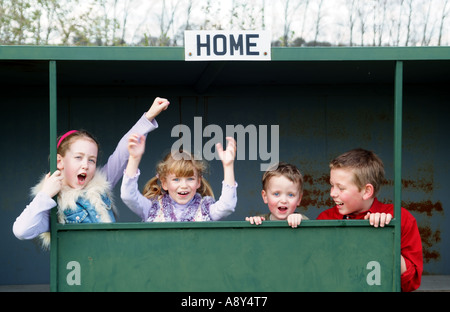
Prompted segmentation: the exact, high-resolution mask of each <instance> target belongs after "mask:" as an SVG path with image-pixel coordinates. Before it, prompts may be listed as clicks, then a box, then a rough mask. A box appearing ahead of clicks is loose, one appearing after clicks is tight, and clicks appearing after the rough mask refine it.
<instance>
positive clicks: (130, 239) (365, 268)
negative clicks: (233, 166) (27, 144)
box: [57, 220, 395, 292]
mask: <svg viewBox="0 0 450 312" xmlns="http://www.w3.org/2000/svg"><path fill="white" fill-rule="evenodd" d="M394 223H395V222H394ZM66 229H67V230H66ZM57 235H58V242H57V247H58V254H59V256H58V277H57V283H58V284H57V290H58V291H156V292H159V291H175V292H178V291H207V292H214V291H233V292H242V291H256V292H261V291H276V292H277V291H283V292H285V291H393V290H394V288H395V283H394V246H393V244H394V239H393V238H394V227H393V226H388V227H385V228H373V227H370V226H369V225H368V222H367V221H347V220H346V221H304V222H303V223H302V225H301V226H300V228H297V229H292V228H290V227H288V226H287V224H286V223H285V222H266V223H264V224H263V225H261V226H251V225H249V224H248V223H247V222H231V221H228V222H227V221H223V222H204V223H149V224H145V223H136V224H133V223H129V224H126V223H122V224H109V225H105V224H103V225H98V224H97V225H87V226H83V225H76V226H61V225H59V226H58V234H57Z"/></svg>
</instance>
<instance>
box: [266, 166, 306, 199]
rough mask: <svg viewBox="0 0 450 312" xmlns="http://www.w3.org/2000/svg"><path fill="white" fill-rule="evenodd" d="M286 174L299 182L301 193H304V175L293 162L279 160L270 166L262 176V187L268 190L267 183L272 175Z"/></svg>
mask: <svg viewBox="0 0 450 312" xmlns="http://www.w3.org/2000/svg"><path fill="white" fill-rule="evenodd" d="M279 176H284V177H286V178H287V179H289V180H290V181H292V182H293V183H298V187H299V191H300V195H301V194H303V176H302V174H301V172H300V170H298V168H297V167H296V166H294V165H292V164H288V163H285V162H279V163H276V164H274V165H272V166H270V167H269V168H268V169H267V171H266V172H264V174H263V177H262V188H263V190H266V186H267V183H269V180H270V179H271V178H272V177H279Z"/></svg>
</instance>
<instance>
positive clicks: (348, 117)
mask: <svg viewBox="0 0 450 312" xmlns="http://www.w3.org/2000/svg"><path fill="white" fill-rule="evenodd" d="M271 55H272V59H271V60H270V61H198V62H187V61H185V60H184V49H183V48H178V47H31V46H2V47H0V83H1V87H0V90H1V92H2V95H1V96H0V99H1V101H2V104H1V107H2V115H3V119H2V121H3V127H4V128H2V130H3V131H2V136H3V137H4V138H5V140H3V142H4V143H2V144H4V145H3V146H2V151H6V150H10V149H12V148H13V146H14V148H16V149H17V152H18V153H17V154H15V155H4V156H2V157H3V160H4V162H3V163H4V164H5V163H6V164H10V163H14V162H16V163H19V164H22V165H21V166H20V170H15V171H13V168H9V165H8V168H6V167H5V170H4V172H5V176H6V177H10V178H11V179H12V180H13V181H16V183H13V185H14V186H12V185H11V183H10V182H7V181H4V182H2V183H3V184H4V187H2V198H6V196H8V198H10V199H9V200H8V201H6V200H2V203H1V206H2V207H1V209H2V214H4V215H6V216H7V220H8V222H10V225H9V226H12V222H14V218H15V217H17V216H18V215H19V214H20V212H21V211H22V210H23V208H25V205H26V204H27V202H28V201H29V198H27V194H28V189H29V188H30V187H31V186H33V185H34V184H35V183H36V181H37V179H38V177H39V175H40V174H42V173H45V172H46V171H48V170H49V169H48V168H49V167H50V170H51V171H53V170H55V168H56V137H57V135H58V134H60V133H63V132H65V131H67V130H70V129H72V128H85V129H88V130H89V131H90V132H93V133H94V134H96V135H97V137H98V139H99V141H100V144H101V150H102V151H103V152H102V154H101V157H103V159H102V160H103V163H104V162H105V161H106V159H107V157H108V155H109V153H111V152H112V150H113V149H114V147H115V144H117V142H118V140H119V139H120V138H121V136H122V135H123V134H124V133H125V132H126V131H127V130H128V129H129V128H130V127H131V125H132V124H133V122H134V121H136V120H137V119H138V118H139V117H140V115H141V114H142V113H143V112H144V111H146V110H147V109H148V108H149V107H150V105H151V103H152V101H153V98H154V97H156V96H161V97H166V98H168V99H169V100H170V101H171V106H170V107H169V109H168V110H167V111H166V112H163V113H162V114H161V115H160V117H158V118H157V121H158V123H159V124H160V127H159V129H157V130H156V131H155V132H154V133H153V132H152V133H151V134H150V135H149V139H148V141H147V142H148V147H147V148H146V155H145V156H144V157H145V159H144V160H143V161H142V166H141V171H142V175H141V179H142V181H140V184H141V185H142V186H143V184H145V182H146V181H147V180H148V179H150V178H151V177H152V176H153V175H154V167H155V164H156V162H157V161H158V160H159V159H160V158H161V157H162V155H163V154H165V152H167V151H168V150H169V149H170V147H171V145H172V144H173V143H174V142H175V141H176V140H177V139H178V136H175V135H171V133H172V132H173V131H174V129H176V126H177V125H179V124H185V125H187V126H188V127H189V128H191V129H194V127H195V126H196V125H195V124H194V121H195V117H202V118H201V122H202V127H203V128H204V127H206V126H207V125H218V126H219V127H221V128H222V129H226V127H227V125H243V126H244V128H245V129H247V130H248V133H247V136H246V137H243V138H237V141H238V148H241V149H242V148H244V151H243V153H242V154H241V158H240V159H239V158H238V159H237V160H236V167H235V170H236V180H237V182H238V184H239V186H238V206H237V207H236V212H235V213H234V214H233V215H231V216H230V217H228V218H227V219H225V220H224V221H219V222H203V223H153V224H152V223H142V222H139V221H140V220H138V219H137V218H136V216H133V214H132V213H131V212H130V211H128V209H127V207H125V206H124V205H123V203H121V202H120V196H119V190H120V185H119V186H116V187H115V189H114V191H115V195H116V202H117V205H118V207H119V212H120V216H119V219H118V222H117V223H115V224H94V225H84V224H80V225H61V224H57V223H56V218H55V212H53V213H52V224H51V231H52V246H51V252H50V256H49V259H48V260H46V258H45V257H47V256H45V254H43V252H42V251H38V250H37V248H35V249H33V250H31V251H30V250H29V249H30V248H29V249H28V250H22V249H21V248H22V247H21V246H23V245H20V244H31V243H28V242H19V241H17V239H15V240H14V241H13V239H12V240H9V239H6V240H5V243H4V244H5V246H7V248H10V249H11V251H10V253H11V254H17V258H20V260H17V264H16V266H17V267H20V268H19V269H17V268H16V269H15V270H16V271H14V270H13V271H14V272H15V273H14V272H6V271H5V272H3V273H2V275H3V276H4V278H2V279H4V281H7V282H9V283H14V279H16V280H17V279H20V280H21V281H24V282H25V283H26V282H27V280H26V278H24V276H22V275H21V274H20V273H18V272H19V271H20V270H22V271H23V270H25V271H26V269H28V268H29V269H30V270H31V271H33V270H36V263H34V264H33V265H32V264H31V263H29V262H28V263H27V262H26V259H23V258H24V257H26V256H27V255H32V254H38V255H39V257H41V260H40V261H38V264H40V265H41V266H45V265H46V261H48V262H49V263H50V269H49V271H45V269H43V271H44V273H45V272H48V273H49V276H50V280H49V282H50V285H51V290H52V291H399V290H400V220H399V218H398V216H399V215H400V213H399V211H400V206H401V205H402V206H403V207H405V208H407V209H408V208H410V209H409V210H410V211H411V210H412V212H413V214H414V215H415V216H416V218H417V220H418V223H419V227H421V228H422V229H421V235H422V240H423V242H425V243H424V252H425V255H424V259H425V268H426V269H425V271H427V266H429V267H428V271H430V272H432V271H433V270H434V271H435V272H436V271H440V274H450V268H448V264H445V263H448V262H446V261H445V259H446V258H447V257H448V254H449V253H450V251H448V250H447V249H446V248H448V247H444V245H445V244H444V242H442V240H445V239H444V235H441V233H443V232H445V230H446V228H448V226H449V221H448V217H447V218H446V217H444V215H445V214H444V210H445V209H444V208H443V207H445V206H447V205H448V204H450V203H448V199H447V197H446V195H445V194H444V193H443V192H442V191H441V189H439V188H438V186H440V185H441V181H443V177H441V176H440V175H439V174H438V173H437V172H438V171H439V169H438V168H434V167H433V168H432V169H430V170H429V171H427V172H425V177H423V176H422V175H421V174H423V171H424V170H423V168H429V167H430V165H429V164H430V163H434V164H436V167H437V164H442V163H444V161H445V159H444V158H445V157H444V156H443V152H444V153H445V151H448V147H444V150H441V149H440V148H441V145H440V144H441V143H440V142H441V141H440V138H441V136H443V133H442V132H444V133H445V132H446V130H448V125H446V124H444V123H443V121H444V118H445V117H444V116H445V115H446V113H448V95H449V94H448V86H449V68H450V48H447V47H436V48H433V47H428V48H393V47H392V48H391V47H377V48H367V47H365V48H345V47H339V48H272V52H271ZM405 99H406V101H405ZM417 99H427V100H429V101H427V103H423V102H420V101H418V100H417ZM416 100H417V101H416ZM443 104H444V105H443ZM445 104H446V105H445ZM408 105H410V106H408ZM427 105H429V106H428V107H432V108H433V113H432V117H429V115H427V114H425V113H421V112H424V109H426V107H427ZM410 107H411V108H412V109H411V110H409V108H410ZM438 107H440V108H438ZM442 107H444V108H442ZM405 110H407V118H408V119H406V120H405V112H404V111H405ZM18 115H19V116H21V117H20V119H18V118H19V117H17V116H18ZM447 117H448V115H447ZM421 119H422V120H423V121H424V123H426V124H429V125H430V127H431V128H432V130H430V129H431V128H424V129H416V128H415V127H417V124H415V125H414V121H416V120H421ZM405 121H406V122H411V121H412V122H411V125H410V124H409V123H408V125H407V126H406V128H407V130H408V133H406V132H405ZM263 125H264V126H268V127H266V128H263V127H261V126H263ZM274 125H277V126H278V128H277V129H278V132H276V131H275V130H274V129H275V128H271V126H274ZM433 127H434V128H433ZM251 129H255V131H256V132H251V131H250V130H251ZM267 129H269V130H268V131H269V133H266V132H263V130H264V131H267ZM436 129H439V130H442V132H440V131H439V133H434V132H433V133H432V134H433V136H432V137H431V139H428V136H425V135H423V136H417V135H414V136H411V137H410V134H417V133H422V134H424V133H429V132H430V133H431V131H435V130H436ZM409 130H411V131H409ZM8 131H9V132H8ZM14 131H17V132H18V133H20V138H21V139H20V140H13V139H12V138H10V137H11V136H14V135H13V133H14ZM270 131H272V132H270ZM224 132H225V130H224ZM254 133H256V134H254ZM447 133H448V132H447ZM252 135H256V137H252ZM264 135H265V138H266V139H267V141H268V142H272V143H271V144H269V146H266V149H265V150H262V149H261V140H263V139H262V138H264ZM276 135H278V136H279V137H278V138H279V140H278V141H276V140H272V141H271V139H274V136H276ZM194 136H195V133H194ZM405 137H406V138H407V140H406V143H405V140H404V138H405ZM269 138H270V139H269ZM219 139H222V142H224V138H219ZM192 140H193V141H195V140H200V142H201V144H199V145H196V144H195V142H194V144H192V146H194V148H195V146H204V143H205V142H207V141H208V140H210V136H209V137H208V136H206V135H205V134H204V133H203V131H202V130H201V131H200V137H193V138H192ZM239 140H242V141H241V142H240V141H239ZM255 142H257V143H255ZM273 142H278V145H275V144H274V143H273ZM251 144H253V145H251ZM258 144H259V145H258ZM426 144H430V148H429V149H427V148H426V147H425V145H426ZM433 144H434V145H433ZM17 145H19V146H17ZM249 146H253V147H255V148H257V150H258V152H259V153H258V154H257V155H256V158H255V157H254V155H253V156H252V154H251V151H249V150H248V148H249ZM355 147H363V148H367V149H372V150H374V151H375V152H376V153H377V154H379V155H380V157H381V158H382V159H383V161H384V162H385V166H386V171H387V179H388V183H387V185H386V186H385V187H384V188H383V189H384V190H383V192H382V193H381V194H380V196H379V199H380V200H382V201H385V202H388V201H390V202H393V203H394V205H395V215H396V216H397V217H396V218H395V219H394V220H393V222H391V224H390V225H389V226H387V227H385V228H373V227H370V226H369V224H368V222H367V221H352V220H336V221H315V220H314V219H315V217H316V216H317V215H318V214H319V213H320V212H321V211H323V210H324V209H326V208H329V207H331V206H332V202H331V201H330V199H329V186H328V177H327V171H328V161H329V160H331V159H332V158H333V157H335V156H337V155H339V154H341V153H343V152H345V151H347V150H349V149H351V148H355ZM245 148H247V150H246V149H245ZM405 148H406V152H407V157H408V159H407V161H406V165H407V168H408V172H407V173H406V174H405V170H404V167H405V163H404V157H405V156H404V151H405ZM275 149H278V152H279V153H278V155H276V154H275V153H274V150H275ZM417 149H421V150H422V151H424V153H423V154H421V155H418V154H415V151H416V150H417ZM269 150H270V151H271V154H270V153H269ZM200 152H202V151H200ZM203 152H205V151H204V150H203ZM263 152H265V154H264V153H263ZM30 153H31V155H30ZM39 153H40V154H42V155H39V156H38V154H39ZM410 153H411V154H414V157H410ZM263 154H264V155H263ZM268 154H269V156H270V157H268ZM47 156H49V162H47V159H46V157H47ZM269 158H270V159H269ZM275 158H278V159H275ZM102 160H101V161H102ZM273 160H281V161H287V162H291V163H294V164H296V165H297V166H298V167H299V168H300V170H301V171H302V173H303V175H304V177H305V194H304V197H303V199H302V204H301V207H300V211H301V212H302V213H304V214H306V215H307V216H308V217H309V218H310V220H309V221H303V222H302V224H301V226H300V227H299V228H297V229H292V228H290V227H288V226H287V224H286V223H284V222H265V223H263V224H262V225H261V226H251V225H250V224H248V223H247V222H244V221H242V220H244V218H245V216H249V215H254V214H257V213H265V212H267V210H268V209H267V206H265V205H264V204H263V202H262V200H261V196H260V191H261V186H260V184H261V182H260V181H261V177H262V171H261V170H260V168H261V167H260V165H261V164H263V163H268V162H270V161H273ZM101 161H100V162H99V163H100V165H101V164H102V162H101ZM209 162H210V175H209V177H207V178H208V180H209V181H210V182H211V184H212V186H213V188H214V191H215V193H216V198H217V197H218V196H219V195H217V194H220V185H221V181H222V178H223V173H222V172H221V164H220V161H218V160H210V161H209ZM426 164H428V166H427V165H426ZM411 168H412V169H411ZM414 168H416V169H417V168H419V170H414ZM421 168H422V169H421ZM16 169H17V168H16ZM409 169H411V170H409ZM421 170H422V171H421ZM443 171H444V173H445V172H447V173H448V165H447V166H446V167H445V166H444V167H443ZM430 172H432V175H433V179H432V183H431V186H430V185H428V184H427V183H426V182H427V181H428V180H427V177H428V174H430ZM444 173H442V174H444ZM17 175H21V176H23V178H22V179H19V178H18V177H16V176H17ZM12 177H14V178H12ZM402 179H403V185H402ZM19 181H20V182H19ZM405 181H410V184H405ZM420 181H422V182H423V183H419V182H420ZM413 182H416V184H415V185H414V187H415V192H409V191H410V187H411V183H413ZM119 184H120V182H119ZM433 185H435V187H434V188H433ZM405 187H406V190H407V194H406V199H405V197H404V196H405V194H404V193H403V194H402V189H403V190H404V189H405ZM427 187H428V188H427ZM430 188H431V189H430ZM424 190H425V191H424ZM3 192H4V193H3ZM424 192H425V193H424ZM21 194H22V195H21ZM11 198H13V199H14V200H13V199H11ZM402 201H403V202H402ZM413 203H419V204H422V205H421V206H420V207H419V208H417V205H416V206H414V204H413ZM416 208H417V209H416ZM436 220H439V221H438V222H436ZM9 229H10V227H9ZM430 231H431V234H429V232H430ZM9 235H11V234H9ZM438 236H439V239H437V237H438ZM430 237H431V238H430ZM433 239H434V241H433ZM441 242H442V244H441ZM428 243H430V244H428ZM27 246H31V245H27ZM447 246H448V244H447ZM436 250H437V251H436ZM436 253H437V254H439V256H438V257H437V256H436V257H434V256H433V255H436ZM0 261H4V262H5V263H9V264H8V265H9V266H10V267H11V266H12V267H14V265H13V264H11V262H10V260H7V259H5V260H0ZM427 261H428V262H427ZM32 266H33V267H34V268H33V267H32ZM261 272H263V273H262V274H261ZM30 274H31V273H30ZM33 278H34V279H33ZM33 278H32V279H31V280H32V281H31V282H30V281H29V280H28V282H29V283H33V281H35V280H39V278H40V277H39V275H38V274H36V276H35V277H33ZM11 281H12V282H11Z"/></svg>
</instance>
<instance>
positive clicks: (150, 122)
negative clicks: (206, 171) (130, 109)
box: [13, 98, 170, 248]
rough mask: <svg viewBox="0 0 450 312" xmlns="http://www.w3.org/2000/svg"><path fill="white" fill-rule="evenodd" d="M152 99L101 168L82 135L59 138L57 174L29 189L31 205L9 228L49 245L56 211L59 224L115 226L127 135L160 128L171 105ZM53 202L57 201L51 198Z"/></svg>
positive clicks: (89, 142)
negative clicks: (52, 214) (160, 117)
mask: <svg viewBox="0 0 450 312" xmlns="http://www.w3.org/2000/svg"><path fill="white" fill-rule="evenodd" d="M169 104H170V103H169V102H168V101H167V100H166V99H163V98H156V99H155V100H154V102H153V104H152V106H151V107H150V109H149V110H148V111H147V112H146V113H144V114H143V116H142V117H141V118H140V119H139V120H138V122H137V123H136V124H135V125H134V126H133V127H132V128H131V129H130V131H129V132H128V133H127V134H125V135H124V136H123V137H122V139H121V140H120V141H119V144H118V145H117V147H116V150H115V151H114V152H113V154H112V155H111V156H110V157H109V159H108V162H107V163H106V165H105V166H103V167H101V168H98V169H97V154H98V143H97V141H96V140H95V139H94V137H93V136H92V135H91V134H89V133H88V132H86V131H83V130H80V131H78V130H71V131H69V132H67V133H65V134H63V135H62V136H61V137H60V138H59V139H58V143H57V159H56V163H57V164H56V166H57V169H58V170H56V171H55V172H54V173H53V174H50V173H48V174H47V175H45V176H44V177H43V178H42V180H41V181H40V182H39V183H38V184H37V185H36V186H35V187H33V188H32V194H33V196H34V198H33V200H32V201H31V203H30V204H29V205H27V207H26V208H25V210H24V211H23V212H22V214H21V215H20V216H19V217H18V218H17V219H16V221H15V222H14V225H13V232H14V235H15V236H16V237H17V238H19V239H33V238H35V237H37V236H39V238H40V239H41V240H42V245H43V247H44V248H48V247H49V246H50V233H49V230H50V210H51V209H52V208H53V207H55V206H58V214H57V215H58V222H59V223H103V222H115V213H114V205H113V202H112V197H111V190H112V188H113V187H114V186H115V185H116V183H117V182H118V181H119V180H120V178H121V177H122V175H123V171H124V169H125V167H126V164H127V161H128V157H129V154H128V149H127V143H128V142H127V141H128V137H129V136H130V134H131V133H140V134H142V135H147V134H148V133H149V132H150V131H152V130H154V129H156V128H157V127H158V123H157V122H156V120H155V117H156V116H158V115H159V114H160V113H161V112H162V111H163V110H166V109H167V107H168V106H169ZM54 196H57V197H56V201H55V200H54V199H53V197H54Z"/></svg>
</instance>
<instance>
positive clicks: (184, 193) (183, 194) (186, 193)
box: [178, 191, 189, 196]
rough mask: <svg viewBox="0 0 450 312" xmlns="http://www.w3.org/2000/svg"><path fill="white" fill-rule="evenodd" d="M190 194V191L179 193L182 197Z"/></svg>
mask: <svg viewBox="0 0 450 312" xmlns="http://www.w3.org/2000/svg"><path fill="white" fill-rule="evenodd" d="M188 194H189V192H188V191H184V192H178V195H180V196H186V195H188Z"/></svg>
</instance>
